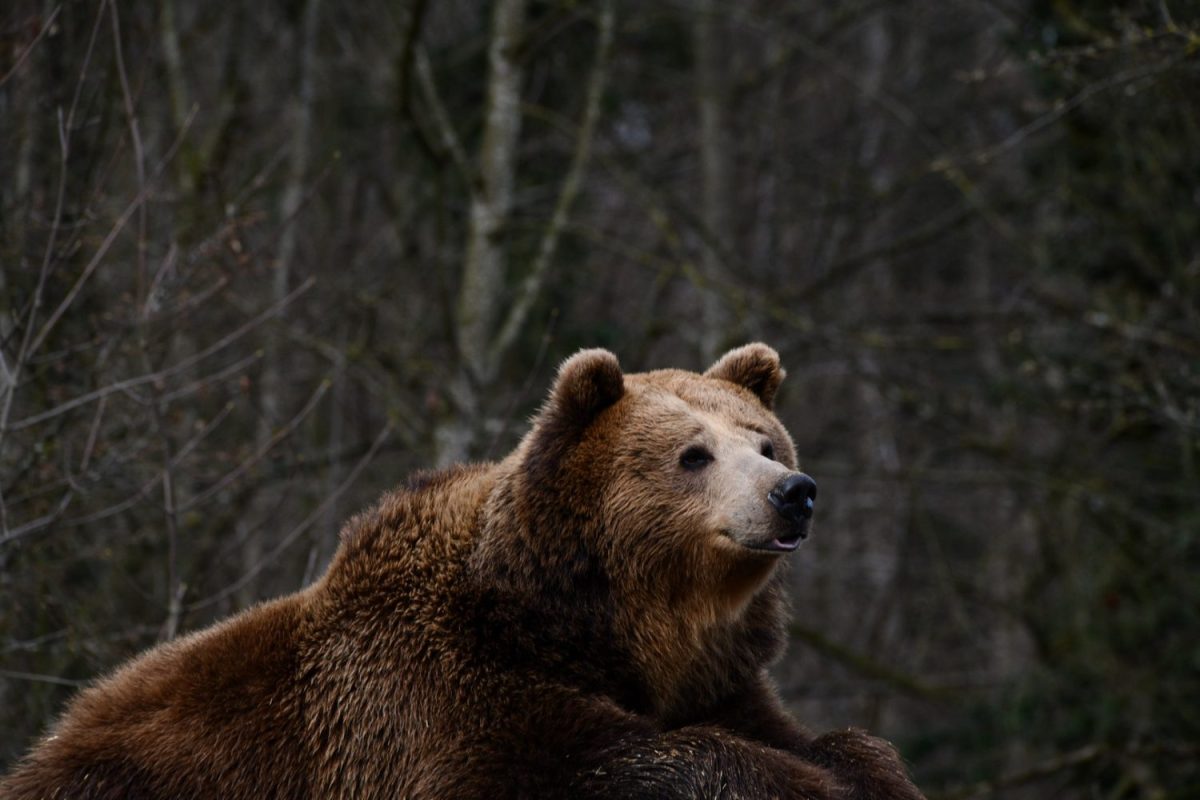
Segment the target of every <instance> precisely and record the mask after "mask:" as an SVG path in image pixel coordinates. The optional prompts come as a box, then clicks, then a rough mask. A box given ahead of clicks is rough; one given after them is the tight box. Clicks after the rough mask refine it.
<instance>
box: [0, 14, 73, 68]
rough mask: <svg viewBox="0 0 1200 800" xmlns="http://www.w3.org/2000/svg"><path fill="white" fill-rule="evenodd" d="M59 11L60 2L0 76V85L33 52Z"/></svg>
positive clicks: (52, 24)
mask: <svg viewBox="0 0 1200 800" xmlns="http://www.w3.org/2000/svg"><path fill="white" fill-rule="evenodd" d="M60 11H62V5H61V4H60V5H58V6H57V7H55V9H54V10H53V11H51V12H50V16H49V17H48V18H47V19H46V21H45V22H43V23H42V27H41V30H39V31H38V32H37V36H34V37H33V41H32V42H30V43H29V45H28V46H27V47H26V48H25V49H24V50H22V51H21V55H19V56H17V60H16V61H14V62H13V65H12V67H10V68H9V70H8V72H6V73H4V76H3V77H0V87H3V86H4V84H6V83H8V79H9V78H11V77H12V76H13V75H16V74H17V70H19V69H20V68H21V65H22V64H24V63H25V59H27V58H29V54H30V53H32V52H33V48H35V47H37V44H38V42H40V41H41V40H42V37H43V36H45V35H46V31H48V30H50V29H51V28H52V27H54V21H55V20H56V19H58V12H60Z"/></svg>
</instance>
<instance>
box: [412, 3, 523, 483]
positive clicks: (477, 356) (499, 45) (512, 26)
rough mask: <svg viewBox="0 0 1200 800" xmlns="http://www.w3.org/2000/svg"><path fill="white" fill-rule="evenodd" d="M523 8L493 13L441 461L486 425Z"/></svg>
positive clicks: (506, 6) (516, 130) (517, 124)
mask: <svg viewBox="0 0 1200 800" xmlns="http://www.w3.org/2000/svg"><path fill="white" fill-rule="evenodd" d="M525 8H526V0H498V1H497V3H496V5H495V10H494V12H493V14H492V41H491V44H490V45H489V47H488V83H487V110H486V112H485V116H484V123H483V143H482V145H481V148H480V153H479V174H478V180H477V185H476V186H474V187H473V191H472V194H471V215H470V220H469V228H468V231H467V253H466V260H465V261H464V262H463V274H462V286H461V288H460V290H459V296H458V304H457V312H458V314H457V320H456V328H455V340H456V341H455V344H456V345H457V348H458V369H457V374H456V375H455V377H454V378H453V379H452V383H451V400H452V403H451V408H450V409H448V414H447V416H446V418H444V419H443V420H442V421H441V422H440V424H439V425H438V428H437V431H436V432H435V434H434V435H435V440H436V441H435V445H436V447H437V461H438V464H439V465H446V464H452V463H455V462H458V461H464V460H466V459H467V458H468V457H469V456H470V454H471V449H472V447H473V445H474V443H475V441H476V439H477V438H478V431H479V430H480V428H481V423H482V419H481V416H482V412H483V409H482V407H481V405H480V397H481V394H482V393H483V391H484V390H485V389H486V388H488V387H489V386H490V384H491V383H492V381H493V380H494V379H495V375H496V362H495V359H493V358H492V357H491V355H490V352H489V351H490V346H491V339H492V336H493V335H494V334H495V332H496V324H497V320H498V319H499V316H500V307H501V305H500V304H501V302H502V298H503V292H504V277H505V272H506V269H505V268H506V251H505V244H504V240H503V238H504V228H505V225H506V224H507V223H508V218H509V214H510V212H511V211H512V196H513V182H514V178H515V176H516V166H517V164H516V160H517V159H516V150H517V138H518V136H519V134H520V131H521V83H522V70H521V64H520V61H519V60H518V58H517V48H518V46H519V45H520V42H521V37H522V32H523V30H524V26H525Z"/></svg>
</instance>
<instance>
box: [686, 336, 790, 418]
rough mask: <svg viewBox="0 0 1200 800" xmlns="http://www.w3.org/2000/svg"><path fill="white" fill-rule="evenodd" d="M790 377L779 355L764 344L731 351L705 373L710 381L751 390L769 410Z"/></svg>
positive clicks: (756, 343) (750, 345)
mask: <svg viewBox="0 0 1200 800" xmlns="http://www.w3.org/2000/svg"><path fill="white" fill-rule="evenodd" d="M786 375H787V372H786V371H784V369H783V367H782V366H780V364H779V353H776V352H775V351H774V350H773V349H772V348H770V347H767V346H766V345H765V344H763V343H762V342H755V343H754V344H748V345H744V346H742V347H739V348H737V349H736V350H730V351H729V352H728V353H726V354H725V355H723V356H721V358H720V359H718V360H717V363H715V364H713V365H712V366H711V367H709V368H708V371H707V372H705V373H704V376H705V377H706V378H719V379H720V380H723V381H729V382H730V383H736V384H737V385H738V386H742V387H744V388H746V389H749V390H750V391H752V392H754V394H756V395H757V396H758V399H759V400H760V401H762V404H763V405H764V406H766V407H767V408H771V406H772V405H773V404H774V402H775V392H776V391H778V390H779V384H780V383H782V382H783V379H784V377H785V376H786Z"/></svg>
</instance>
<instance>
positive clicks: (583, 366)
mask: <svg viewBox="0 0 1200 800" xmlns="http://www.w3.org/2000/svg"><path fill="white" fill-rule="evenodd" d="M623 394H625V376H624V375H623V374H622V373H621V365H620V364H619V363H618V362H617V357H616V356H614V355H613V354H612V353H610V352H608V351H607V350H601V349H599V348H597V349H594V350H580V351H579V352H578V353H576V354H575V355H573V356H571V357H570V358H568V359H567V360H566V361H564V362H563V363H562V366H560V367H559V368H558V378H557V379H556V380H555V381H554V387H553V388H552V389H550V397H549V399H547V401H546V405H545V406H543V408H542V415H543V416H545V417H554V418H555V421H556V422H557V423H559V424H560V425H564V426H567V427H574V428H583V427H586V426H587V425H588V424H589V423H590V422H591V421H592V420H593V419H595V418H596V415H598V414H599V413H600V412H601V411H603V410H604V409H606V408H608V407H609V406H611V405H612V404H613V403H615V402H617V401H618V400H620V399H621V395H623Z"/></svg>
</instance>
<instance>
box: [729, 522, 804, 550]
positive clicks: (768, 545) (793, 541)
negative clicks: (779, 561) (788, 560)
mask: <svg viewBox="0 0 1200 800" xmlns="http://www.w3.org/2000/svg"><path fill="white" fill-rule="evenodd" d="M807 536H808V526H807V525H804V526H801V527H799V528H796V529H795V530H793V531H792V532H790V533H787V534H784V535H783V536H776V537H774V538H772V539H763V540H759V541H756V542H742V546H743V547H745V548H746V549H747V550H759V551H761V552H764V553H790V552H792V551H793V550H795V549H796V548H797V547H799V546H800V542H802V541H803V540H804V539H805V537H807Z"/></svg>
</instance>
